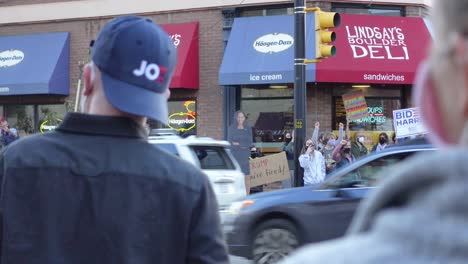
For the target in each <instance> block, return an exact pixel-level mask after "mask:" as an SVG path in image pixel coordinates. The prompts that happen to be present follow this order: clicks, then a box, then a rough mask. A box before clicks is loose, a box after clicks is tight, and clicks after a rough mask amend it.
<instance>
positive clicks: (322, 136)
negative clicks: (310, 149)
mask: <svg viewBox="0 0 468 264" xmlns="http://www.w3.org/2000/svg"><path fill="white" fill-rule="evenodd" d="M324 138H325V133H323V132H320V134H319V136H318V143H322V144H323V141H324Z"/></svg>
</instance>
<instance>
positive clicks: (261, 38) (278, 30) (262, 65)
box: [219, 15, 315, 85]
mask: <svg viewBox="0 0 468 264" xmlns="http://www.w3.org/2000/svg"><path fill="white" fill-rule="evenodd" d="M306 21H307V22H306V23H307V24H306V31H307V34H306V35H307V36H308V37H307V38H310V40H309V41H308V42H309V43H311V42H313V38H314V35H313V34H314V32H315V31H314V27H313V23H314V21H313V16H312V15H308V18H307V19H306ZM306 50H307V56H306V57H307V58H313V57H315V56H314V55H313V52H315V50H313V49H312V48H309V49H306ZM306 78H307V82H314V81H315V65H314V64H310V65H307V72H306ZM293 82H294V16H266V17H242V18H235V20H234V23H233V26H232V31H231V34H230V36H229V41H228V43H227V47H226V50H225V52H224V57H223V62H222V65H221V69H220V72H219V83H220V84H221V85H240V84H275V83H293Z"/></svg>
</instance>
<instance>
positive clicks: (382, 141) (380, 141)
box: [379, 133, 388, 145]
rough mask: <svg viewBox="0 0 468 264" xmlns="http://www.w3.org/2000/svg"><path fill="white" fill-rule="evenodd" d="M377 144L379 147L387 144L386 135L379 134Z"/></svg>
mask: <svg viewBox="0 0 468 264" xmlns="http://www.w3.org/2000/svg"><path fill="white" fill-rule="evenodd" d="M379 143H380V144H381V145H383V144H387V143H388V135H387V133H380V134H379Z"/></svg>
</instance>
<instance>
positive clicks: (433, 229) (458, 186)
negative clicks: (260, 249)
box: [282, 0, 468, 264]
mask: <svg viewBox="0 0 468 264" xmlns="http://www.w3.org/2000/svg"><path fill="white" fill-rule="evenodd" d="M433 5H434V6H433V7H432V9H431V12H432V14H431V20H432V25H433V29H434V42H433V44H432V52H431V53H430V55H429V58H428V60H427V61H426V62H424V63H422V65H421V67H420V68H419V70H418V74H417V77H416V82H415V85H414V87H413V99H414V101H415V102H414V105H415V106H417V107H420V113H421V118H422V120H423V122H424V125H425V127H426V128H427V130H428V131H430V132H431V133H430V134H428V135H427V137H428V139H429V141H430V142H432V143H433V144H434V145H435V146H437V147H439V148H440V150H439V151H436V152H432V153H426V154H421V155H418V156H415V157H413V158H410V159H409V160H406V161H403V162H402V163H400V164H399V165H397V166H394V167H392V168H391V169H389V170H387V171H386V172H385V173H386V176H385V178H384V179H383V181H382V182H381V183H380V184H379V188H377V189H375V190H374V192H373V193H371V195H370V196H369V197H368V198H367V199H366V200H364V201H363V203H362V204H361V205H360V207H359V209H358V211H357V213H356V215H355V217H354V220H353V222H352V224H351V227H350V229H349V230H348V233H347V235H346V236H345V237H344V238H340V239H336V240H332V241H327V242H324V243H320V244H315V245H311V246H307V247H304V248H303V249H302V250H299V251H298V252H296V253H295V254H293V255H292V256H290V257H289V259H286V260H285V261H284V262H282V263H283V264H303V263H327V264H341V263H356V264H357V263H359V264H371V263H372V264H373V263H413V264H415V263H418V264H419V263H420V264H423V263H424V264H427V263H444V264H449V263H450V264H451V263H468V251H467V250H466V248H468V239H467V238H468V234H467V232H466V231H465V230H466V226H467V225H468V202H467V199H466V193H467V192H468V166H467V162H466V153H467V145H468V111H467V109H468V37H467V36H468V35H467V32H468V19H467V17H466V13H467V12H468V1H466V0H451V1H442V0H436V1H433Z"/></svg>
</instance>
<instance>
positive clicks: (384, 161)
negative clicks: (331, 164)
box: [317, 151, 415, 190]
mask: <svg viewBox="0 0 468 264" xmlns="http://www.w3.org/2000/svg"><path fill="white" fill-rule="evenodd" d="M414 153H415V152H414V151H411V152H402V153H394V154H389V155H385V156H381V157H378V158H375V159H370V160H369V161H368V162H366V163H363V164H362V165H361V166H359V167H357V168H355V169H353V170H351V171H349V169H346V168H344V169H343V170H342V172H343V173H340V172H337V174H335V175H336V176H333V177H332V178H331V180H329V181H327V182H325V183H324V184H322V185H321V186H319V187H318V188H317V189H318V190H326V189H340V188H357V187H373V186H375V185H376V184H377V183H378V182H379V180H380V179H381V177H382V176H384V175H382V173H381V172H382V171H383V170H384V169H387V168H389V167H390V166H392V165H394V164H396V163H398V162H400V161H402V160H403V159H406V158H407V157H408V156H410V155H412V154H414Z"/></svg>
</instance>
